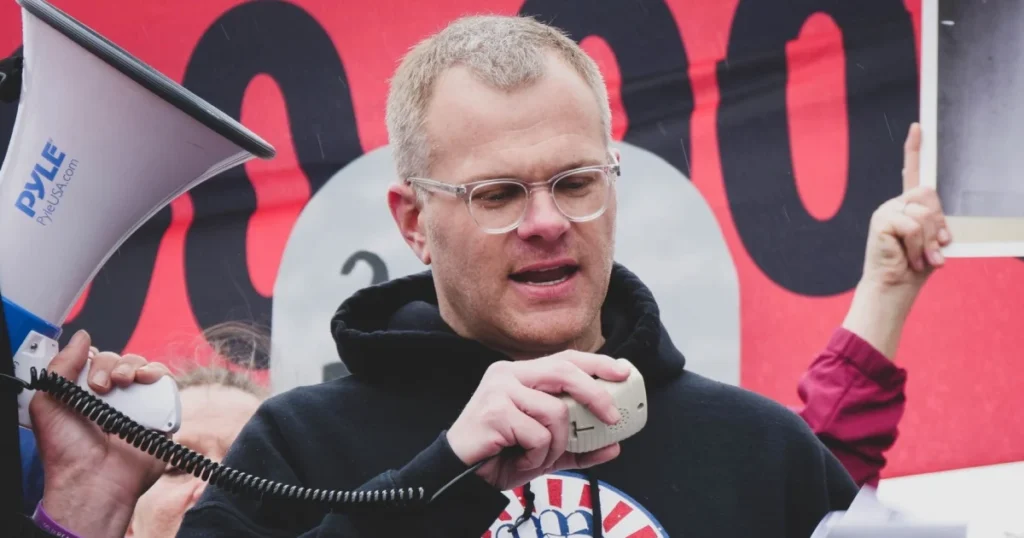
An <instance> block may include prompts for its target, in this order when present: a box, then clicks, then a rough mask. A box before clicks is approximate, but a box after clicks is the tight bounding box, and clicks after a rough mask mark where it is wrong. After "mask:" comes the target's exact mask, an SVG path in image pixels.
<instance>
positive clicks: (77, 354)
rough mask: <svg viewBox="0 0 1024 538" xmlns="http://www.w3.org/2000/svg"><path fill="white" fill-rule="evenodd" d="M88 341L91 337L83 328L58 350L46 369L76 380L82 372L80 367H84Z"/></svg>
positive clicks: (87, 352) (87, 356) (87, 353)
mask: <svg viewBox="0 0 1024 538" xmlns="http://www.w3.org/2000/svg"><path fill="white" fill-rule="evenodd" d="M90 342H91V337H90V336H89V333H87V332H85V331H84V330H82V331H78V332H77V333H75V335H74V336H72V337H71V341H70V342H68V345H67V346H65V347H64V349H62V350H60V352H59V353H57V356H56V357H54V358H53V360H52V361H50V364H49V366H47V367H46V369H47V370H48V371H51V372H54V373H56V374H59V375H61V376H63V377H66V378H68V379H70V380H72V381H76V380H77V379H78V376H80V375H81V374H82V368H84V367H85V363H86V361H87V360H88V359H89V343H90Z"/></svg>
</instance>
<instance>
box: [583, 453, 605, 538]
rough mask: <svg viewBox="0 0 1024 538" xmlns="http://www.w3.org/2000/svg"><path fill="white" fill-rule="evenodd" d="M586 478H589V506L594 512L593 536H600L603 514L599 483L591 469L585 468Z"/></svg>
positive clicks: (600, 537)
mask: <svg viewBox="0 0 1024 538" xmlns="http://www.w3.org/2000/svg"><path fill="white" fill-rule="evenodd" d="M587 479H589V480H590V506H591V507H592V511H593V512H594V518H593V519H594V538H602V537H603V536H604V516H602V515H601V483H600V482H598V481H597V475H596V474H594V471H593V470H587Z"/></svg>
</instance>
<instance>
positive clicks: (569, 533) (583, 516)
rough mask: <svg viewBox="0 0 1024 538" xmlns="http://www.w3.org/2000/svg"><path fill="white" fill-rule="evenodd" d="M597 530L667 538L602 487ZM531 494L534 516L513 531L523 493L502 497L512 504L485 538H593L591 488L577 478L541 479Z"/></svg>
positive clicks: (629, 537)
mask: <svg viewBox="0 0 1024 538" xmlns="http://www.w3.org/2000/svg"><path fill="white" fill-rule="evenodd" d="M600 485H601V487H600V488H599V489H600V493H601V512H602V521H601V526H602V528H603V530H604V536H605V538H667V537H668V534H666V533H665V530H664V529H663V528H662V527H661V524H659V523H658V521H657V520H656V519H654V516H653V515H651V513H650V512H648V511H647V510H646V509H645V508H644V507H643V506H640V504H639V503H637V502H636V501H635V500H633V499H632V498H630V497H629V496H628V495H626V494H625V493H623V492H621V491H619V490H618V489H615V488H614V487H612V486H610V485H608V484H605V483H604V482H601V483H600ZM530 489H531V490H532V491H533V494H534V512H533V516H532V517H531V518H530V519H529V520H528V521H525V522H523V524H522V525H520V526H519V528H518V529H516V528H513V524H514V523H515V521H516V519H518V518H519V516H520V515H521V514H522V513H523V507H524V506H525V504H526V501H525V499H524V498H523V488H522V487H519V488H516V489H514V490H512V491H506V492H505V495H506V496H508V497H509V499H511V501H512V502H510V503H509V505H508V506H507V507H506V508H505V510H504V511H502V513H501V515H500V516H499V517H498V520H497V521H495V522H494V524H493V525H491V528H490V529H489V530H488V531H487V532H486V533H484V535H483V538H556V537H564V538H571V537H582V536H593V528H594V527H593V525H594V521H593V519H594V518H593V516H594V513H593V503H592V501H591V499H592V497H591V495H592V492H591V490H590V482H589V481H588V480H587V478H586V477H584V476H583V475H580V474H576V473H565V472H561V473H556V474H550V475H544V476H542V477H540V478H537V479H535V480H534V481H533V482H531V483H530Z"/></svg>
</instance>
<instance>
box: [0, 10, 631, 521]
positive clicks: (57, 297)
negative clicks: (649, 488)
mask: <svg viewBox="0 0 1024 538" xmlns="http://www.w3.org/2000/svg"><path fill="white" fill-rule="evenodd" d="M17 1H18V3H19V4H20V5H21V7H22V24H23V28H24V46H23V50H22V53H21V54H22V56H23V58H21V59H20V60H19V62H20V64H21V65H20V66H19V71H18V73H17V74H18V75H20V78H21V80H20V81H19V82H20V83H21V85H22V88H21V90H22V91H21V92H20V93H21V95H20V100H19V103H18V114H17V117H16V118H15V123H14V131H13V134H12V136H11V143H10V147H9V148H8V151H7V156H6V158H5V160H4V162H3V165H2V167H0V299H2V303H0V309H2V312H0V313H2V314H3V315H0V322H5V323H4V324H6V327H2V326H0V331H4V332H5V333H6V335H7V336H8V337H9V341H10V346H7V347H8V348H7V349H2V350H0V355H3V357H0V359H6V357H11V358H12V359H13V363H14V369H13V371H14V376H9V375H7V374H4V373H2V372H0V381H2V382H6V384H7V386H12V387H14V388H15V389H16V390H17V391H19V394H18V408H19V413H18V415H19V422H20V423H21V424H22V426H24V427H27V428H31V427H32V421H31V417H30V415H29V413H28V407H29V403H30V402H31V400H32V398H33V397H34V396H35V393H36V392H37V391H42V392H45V393H47V394H49V395H51V396H52V397H54V398H56V399H57V400H59V401H61V402H63V403H64V404H66V405H67V406H69V407H70V408H71V409H73V410H74V411H76V412H78V413H80V414H82V415H83V416H85V417H86V418H88V419H89V420H91V421H93V422H95V423H96V424H98V425H99V426H100V427H101V428H102V429H103V430H104V431H106V432H107V433H110V434H115V435H117V436H118V437H120V438H121V439H124V440H125V441H127V442H128V443H130V444H132V445H133V446H135V447H136V448H138V449H139V450H142V451H145V452H147V453H149V454H151V455H153V456H155V457H157V458H159V459H161V460H163V461H164V462H166V463H168V464H170V465H173V466H174V467H176V468H178V469H180V470H182V471H184V472H187V473H190V474H192V475H194V476H196V477H199V478H201V479H202V480H204V481H207V482H209V483H210V484H213V485H215V486H218V487H220V488H221V489H224V490H226V491H229V492H233V493H236V494H240V495H243V496H246V497H249V498H253V499H257V500H272V499H289V500H300V501H308V502H311V503H317V504H321V505H323V506H324V507H325V508H327V509H328V510H331V511H338V510H351V509H380V508H404V509H408V508H415V507H418V506H420V507H421V506H424V505H425V504H427V503H429V502H430V501H432V500H433V499H434V498H436V497H437V496H438V495H440V494H441V493H442V492H443V491H444V490H445V489H447V488H448V487H449V486H450V485H451V484H453V483H454V482H456V481H458V480H460V479H461V478H462V477H463V476H465V475H466V474H469V473H471V472H472V471H474V470H476V469H477V468H479V466H480V465H482V464H483V463H484V462H479V463H477V464H475V465H473V466H472V467H470V468H469V469H468V470H467V471H466V472H465V473H463V474H461V475H459V476H457V477H455V478H453V479H452V480H451V481H450V482H449V483H448V484H447V485H445V486H443V487H441V488H440V489H439V490H437V491H436V492H434V493H433V495H432V496H430V497H428V495H427V492H426V491H425V489H424V488H423V487H403V488H394V489H377V490H354V491H336V490H326V489H313V488H305V487H300V486H295V485H289V484H282V483H279V482H274V481H270V480H267V479H265V478H259V477H256V476H253V475H251V474H248V473H245V472H242V471H239V470H237V469H232V468H230V467H227V466H225V465H222V464H220V463H218V462H214V461H212V460H210V459H209V458H207V457H205V456H203V455H202V454H199V453H197V452H195V451H193V450H191V449H189V448H187V447H184V446H181V445H179V444H177V443H175V442H174V441H173V440H172V439H171V438H170V437H169V436H168V435H167V433H173V432H175V431H177V429H178V427H179V426H180V424H181V402H180V398H179V394H178V388H177V385H176V383H175V382H174V380H173V379H172V378H170V377H164V378H162V379H161V380H160V381H158V382H156V383H153V384H149V385H131V386H129V387H128V388H114V389H112V390H111V391H110V392H108V393H107V394H104V395H102V396H101V395H97V394H96V393H94V392H93V391H92V390H91V389H90V388H89V386H88V383H87V382H86V379H87V376H88V371H89V366H88V365H87V366H86V368H84V369H83V372H82V374H81V377H80V378H79V379H77V380H70V379H66V378H64V377H62V376H60V375H58V374H57V373H55V372H52V371H48V370H47V367H48V366H49V364H50V361H51V360H52V359H53V358H54V357H55V356H56V355H57V352H58V343H57V338H58V337H59V336H60V332H61V330H60V327H61V325H62V324H63V322H64V321H65V319H66V317H67V314H68V312H69V311H70V309H71V308H72V306H73V305H74V303H75V301H76V300H77V299H78V297H79V296H80V295H81V293H82V290H84V288H85V286H86V284H87V283H88V282H89V281H90V280H91V279H92V278H93V277H94V276H95V274H96V273H97V272H98V271H99V268H100V267H101V266H102V265H103V264H104V263H105V262H106V260H107V259H108V258H109V257H110V256H111V255H112V254H113V253H114V252H115V251H116V250H117V248H119V247H120V246H121V244H123V243H124V241H125V240H126V239H127V238H128V237H129V236H130V235H131V234H132V233H133V232H134V231H135V230H136V229H138V227H139V226H140V225H142V224H143V223H144V222H145V221H146V220H148V219H149V218H150V217H151V216H152V215H153V214H155V213H156V212H157V211H159V210H160V209H162V208H163V207H165V206H166V205H167V204H169V203H170V202H171V200H173V199H174V198H176V197H177V196H179V195H181V194H183V193H184V192H186V191H188V190H189V189H191V188H192V187H193V186H195V185H197V184H199V183H201V182H203V181H206V180H207V179H210V178H212V177H214V176H216V175H218V174H220V173H221V172H223V171H225V170H227V169H230V168H232V167H235V166H238V165H240V164H242V163H244V162H246V161H248V160H250V159H252V158H253V157H257V156H258V157H261V158H271V157H273V155H274V148H273V147H271V146H270V145H269V144H267V143H266V142H264V141H263V140H262V139H260V138H259V137H257V136H256V135H255V134H253V133H252V132H250V131H249V130H247V129H246V128H245V127H244V126H242V125H241V124H239V123H238V122H236V121H235V120H234V119H232V118H230V117H229V116H227V115H226V114H224V113H223V112H221V111H220V110H217V109H216V108H214V107H213V106H211V105H209V104H208V103H206V102H205V101H203V100H202V99H200V98H199V97H197V96H195V95H194V94H192V93H190V92H189V91H188V90H186V89H185V88H183V87H181V86H180V85H178V84H177V83H175V82H174V81H172V80H170V79H169V78H167V77H166V76H164V75H162V74H160V73H159V72H157V71H155V70H153V69H152V68H150V67H149V66H147V65H146V64H144V63H143V62H141V61H139V60H138V59H136V58H134V57H133V56H131V55H130V54H128V53H127V52H126V51H124V50H123V49H121V48H119V47H118V46H117V45H114V44H113V43H111V42H110V41H108V40H107V39H105V38H104V37H102V36H100V35H99V34H97V33H96V32H94V31H93V30H91V29H90V28H88V27H86V26H84V25H83V24H81V23H80V22H78V21H76V20H75V19H73V18H71V17H70V16H68V15H67V14H65V13H64V12H62V11H60V10H58V9H57V8H55V7H53V6H51V5H49V4H48V3H46V2H45V1H44V0H17ZM68 78H70V79H71V80H74V81H75V82H76V88H75V93H74V95H73V96H69V95H68V94H67V93H66V85H63V84H61V83H60V82H59V81H60V80H61V79H68ZM6 82H10V80H7V81H6ZM0 89H3V90H4V91H5V92H6V91H8V90H10V88H9V87H5V88H0ZM76 100H81V101H88V102H76ZM153 125H159V128H158V129H154V128H153V127H152V126H153ZM126 182H131V185H130V188H127V187H128V185H126ZM40 250H46V251H47V252H48V253H49V254H48V255H47V257H46V258H45V259H43V260H42V261H40V257H39V252H40ZM624 383H625V384H623V385H621V386H616V387H610V390H611V392H612V394H613V396H614V397H615V398H616V401H617V402H618V403H619V404H620V405H619V407H620V408H622V409H631V410H633V411H631V412H630V413H629V415H628V416H629V418H624V420H622V421H620V422H621V423H620V424H617V425H616V426H614V427H599V426H600V421H599V420H597V419H596V417H593V416H592V415H590V414H589V411H587V410H586V409H585V408H582V407H580V406H579V405H578V404H576V402H575V401H572V400H571V399H568V400H567V403H568V404H569V406H570V409H571V413H570V416H571V417H572V419H573V426H574V430H573V434H572V435H573V437H572V438H571V439H570V440H569V441H570V442H569V447H568V450H569V451H579V452H583V451H589V450H596V449H598V448H601V447H603V446H608V445H610V444H613V443H615V442H618V441H619V440H621V439H624V438H626V437H629V436H631V435H633V434H635V433H636V432H637V431H638V430H639V429H640V428H642V427H643V425H644V424H645V423H646V408H645V404H646V392H645V390H644V387H643V378H642V377H641V376H640V373H639V372H638V371H636V369H635V368H634V369H633V371H632V373H631V375H630V378H629V380H628V381H626V382H624ZM622 409H620V411H621V410H622ZM626 416H627V414H626V413H623V417H626ZM577 426H579V427H578V428H577ZM2 433H3V432H0V434H2ZM492 457H494V456H492ZM489 459H490V458H488V460H489ZM485 461H487V460H485Z"/></svg>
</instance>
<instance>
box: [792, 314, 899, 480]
mask: <svg viewBox="0 0 1024 538" xmlns="http://www.w3.org/2000/svg"><path fill="white" fill-rule="evenodd" d="M906 382H907V372H906V370H905V369H903V368H900V367H899V366H896V364H894V363H893V362H892V361H890V360H889V359H888V358H886V357H885V356H884V355H882V354H881V353H880V352H878V350H876V349H875V348H874V347H873V346H871V344H869V343H867V342H866V341H864V340H862V339H861V338H860V337H859V336H857V335H856V334H853V333H852V332H850V331H847V330H846V329H843V328H841V327H840V328H838V329H836V331H835V332H834V333H833V334H832V338H831V339H829V342H828V345H826V346H825V349H824V351H822V352H821V354H820V355H818V357H817V358H816V359H814V362H812V363H811V366H810V368H808V369H807V371H806V372H805V373H804V375H803V377H802V378H801V379H800V384H799V385H798V388H797V392H798V394H799V395H800V400H801V401H802V402H803V405H804V407H803V408H797V409H795V411H796V412H797V413H798V414H799V415H800V416H801V417H803V419H804V421H806V422H807V424H808V425H810V427H811V429H812V430H814V432H815V433H816V434H817V435H818V438H819V439H821V440H822V442H823V443H825V445H826V446H827V447H828V448H829V449H830V450H831V451H832V453H833V454H835V455H836V457H837V458H839V461H840V462H842V464H843V465H844V466H845V467H846V470H847V471H849V473H850V475H851V476H852V477H853V479H854V481H856V482H857V484H858V485H865V484H867V485H870V486H874V487H877V486H878V479H879V473H880V472H881V470H882V468H883V467H885V462H886V460H885V456H884V454H885V451H886V450H888V449H890V448H891V447H892V445H893V443H895V442H896V437H897V434H898V426H899V423H900V419H901V418H903V408H904V404H905V402H906V396H905V394H904V388H905V387H906Z"/></svg>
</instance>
